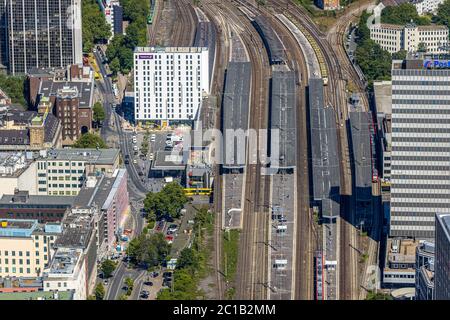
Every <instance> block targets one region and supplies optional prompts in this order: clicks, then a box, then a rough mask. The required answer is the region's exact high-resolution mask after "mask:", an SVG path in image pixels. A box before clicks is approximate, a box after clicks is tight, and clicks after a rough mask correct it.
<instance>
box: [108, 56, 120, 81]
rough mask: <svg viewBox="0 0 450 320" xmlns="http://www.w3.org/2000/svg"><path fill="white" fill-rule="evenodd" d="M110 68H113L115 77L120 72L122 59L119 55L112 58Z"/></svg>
mask: <svg viewBox="0 0 450 320" xmlns="http://www.w3.org/2000/svg"><path fill="white" fill-rule="evenodd" d="M109 69H110V70H111V72H112V75H113V77H115V76H117V74H118V73H119V72H120V60H119V58H118V57H114V59H112V61H111V63H110V64H109Z"/></svg>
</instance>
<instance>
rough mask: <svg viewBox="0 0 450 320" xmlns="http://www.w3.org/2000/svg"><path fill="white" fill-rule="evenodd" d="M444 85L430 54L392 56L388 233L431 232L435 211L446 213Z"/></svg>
mask: <svg viewBox="0 0 450 320" xmlns="http://www.w3.org/2000/svg"><path fill="white" fill-rule="evenodd" d="M429 62H431V63H429ZM449 86H450V69H449V68H443V67H442V66H441V67H439V68H436V67H435V66H434V60H432V59H418V58H416V59H414V60H404V61H393V64H392V164H391V165H392V172H391V183H392V185H391V218H390V220H391V221H390V235H391V236H392V237H415V238H419V239H430V238H434V223H435V214H436V212H443V213H446V212H448V213H450V91H449V89H448V88H449Z"/></svg>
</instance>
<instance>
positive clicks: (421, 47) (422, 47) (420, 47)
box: [417, 42, 427, 52]
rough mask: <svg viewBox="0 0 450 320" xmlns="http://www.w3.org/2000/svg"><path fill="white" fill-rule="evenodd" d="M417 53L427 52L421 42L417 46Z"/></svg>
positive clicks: (425, 46)
mask: <svg viewBox="0 0 450 320" xmlns="http://www.w3.org/2000/svg"><path fill="white" fill-rule="evenodd" d="M417 52H427V45H426V44H425V43H423V42H420V43H419V44H418V46H417Z"/></svg>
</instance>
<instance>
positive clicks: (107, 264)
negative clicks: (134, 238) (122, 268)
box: [100, 259, 117, 278]
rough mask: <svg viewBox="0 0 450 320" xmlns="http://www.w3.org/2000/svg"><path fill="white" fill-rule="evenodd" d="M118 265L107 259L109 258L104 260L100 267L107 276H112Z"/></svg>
mask: <svg viewBox="0 0 450 320" xmlns="http://www.w3.org/2000/svg"><path fill="white" fill-rule="evenodd" d="M116 266H117V265H116V263H115V262H114V261H112V260H109V259H107V260H105V261H103V262H102V265H101V267H100V268H101V270H102V272H103V276H104V277H105V278H109V277H111V275H112V273H113V272H114V270H116Z"/></svg>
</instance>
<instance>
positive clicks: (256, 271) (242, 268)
mask: <svg viewBox="0 0 450 320" xmlns="http://www.w3.org/2000/svg"><path fill="white" fill-rule="evenodd" d="M216 8H217V9H218V12H219V14H222V15H223V16H224V17H225V18H226V19H227V20H229V21H230V22H231V23H233V24H234V25H237V26H241V27H242V28H243V29H246V31H243V32H241V33H240V37H241V39H242V41H243V43H244V45H245V47H246V48H247V51H248V54H249V58H250V61H251V63H252V87H251V94H250V96H251V102H250V128H252V129H256V130H259V129H264V128H266V127H267V105H268V103H267V102H268V101H267V98H268V97H267V94H268V91H269V90H268V88H269V83H268V80H269V77H270V68H269V64H268V58H267V55H266V53H265V49H264V46H263V43H262V41H261V40H260V39H259V36H258V33H257V32H256V30H254V29H253V27H252V25H251V24H250V21H249V20H248V19H247V18H246V17H245V16H244V15H242V14H241V13H240V11H238V10H237V9H236V7H234V6H233V5H232V4H229V3H223V4H222V5H216ZM260 172H261V165H260V164H249V165H247V167H246V171H245V174H246V183H245V186H244V189H245V199H246V200H245V203H244V210H243V215H244V217H243V230H242V232H241V236H240V244H239V256H238V267H237V276H236V298H238V299H266V298H267V295H266V290H265V287H264V283H265V279H267V268H266V267H265V266H266V264H267V263H266V261H267V254H266V251H267V247H266V245H265V242H266V239H267V225H268V212H267V211H266V210H265V209H264V205H265V204H267V200H268V189H267V188H266V185H268V181H267V176H264V177H262V176H261V174H260ZM255 186H257V187H256V188H255Z"/></svg>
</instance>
